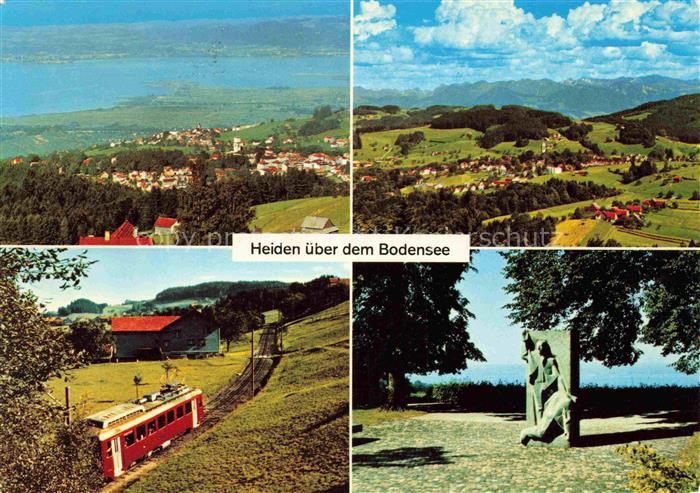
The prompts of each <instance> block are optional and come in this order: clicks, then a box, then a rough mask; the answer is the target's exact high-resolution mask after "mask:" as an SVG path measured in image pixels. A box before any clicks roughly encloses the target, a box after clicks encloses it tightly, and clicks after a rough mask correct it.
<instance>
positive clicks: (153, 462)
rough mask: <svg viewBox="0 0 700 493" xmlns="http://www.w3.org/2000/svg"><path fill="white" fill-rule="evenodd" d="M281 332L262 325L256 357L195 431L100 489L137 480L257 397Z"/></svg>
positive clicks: (108, 492) (108, 491)
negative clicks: (256, 394) (243, 404)
mask: <svg viewBox="0 0 700 493" xmlns="http://www.w3.org/2000/svg"><path fill="white" fill-rule="evenodd" d="M277 344H278V343H277V332H276V331H275V329H274V328H272V327H269V326H266V327H264V328H263V329H262V333H261V334H260V339H259V341H258V349H257V351H256V352H255V356H254V358H253V360H252V361H248V363H247V364H246V366H245V368H244V369H243V371H242V372H241V373H240V374H239V375H236V376H235V377H233V378H232V379H231V380H229V382H228V383H227V384H226V385H224V387H223V388H222V389H221V390H219V391H218V392H217V393H216V394H214V395H213V396H212V397H211V398H210V399H209V400H207V402H206V403H205V404H204V409H205V413H204V420H203V421H202V423H201V424H200V426H199V427H198V428H197V429H196V430H193V431H192V432H191V433H188V434H186V435H183V436H180V437H178V438H177V439H175V440H173V443H172V444H171V445H170V446H169V447H168V448H167V449H164V450H161V451H159V452H157V453H155V454H154V455H153V456H152V457H151V458H147V459H146V460H144V461H142V462H139V463H137V464H134V465H132V466H131V467H130V468H129V469H128V470H127V471H126V472H125V473H124V474H123V475H122V476H120V477H119V478H117V479H116V480H114V481H112V482H110V483H108V484H107V485H106V486H105V487H104V488H102V489H101V490H100V492H101V493H116V492H120V491H123V490H124V489H125V488H127V487H128V486H130V485H131V484H133V483H134V482H136V481H137V480H138V479H139V478H140V477H142V476H143V475H145V474H146V473H148V472H149V471H151V470H153V469H155V468H156V467H157V466H158V464H159V463H160V462H162V461H163V460H164V459H165V458H166V457H168V456H169V455H171V454H172V453H173V452H175V451H177V450H179V449H181V448H183V447H184V446H185V445H186V444H187V443H188V442H190V441H191V440H194V439H195V438H196V437H198V436H199V435H201V434H202V433H204V432H205V431H207V430H209V429H211V428H212V427H214V426H216V424H217V423H219V421H221V420H222V419H223V418H224V417H226V416H227V415H228V414H229V413H230V412H231V411H233V410H234V409H235V408H236V407H238V406H239V405H240V404H242V403H243V402H246V401H248V400H250V399H251V398H252V397H254V394H255V393H257V392H258V391H259V390H260V389H261V388H262V387H264V386H265V384H266V383H267V380H268V379H269V377H270V375H271V374H272V370H273V369H274V367H275V365H276V364H277V362H278V360H279V357H280V355H279V354H278V351H277V348H278V345H277Z"/></svg>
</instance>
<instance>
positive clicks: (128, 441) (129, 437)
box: [124, 431, 134, 447]
mask: <svg viewBox="0 0 700 493" xmlns="http://www.w3.org/2000/svg"><path fill="white" fill-rule="evenodd" d="M124 443H125V444H126V446H127V447H131V446H132V445H133V444H134V432H133V431H132V432H131V433H129V434H128V435H124Z"/></svg>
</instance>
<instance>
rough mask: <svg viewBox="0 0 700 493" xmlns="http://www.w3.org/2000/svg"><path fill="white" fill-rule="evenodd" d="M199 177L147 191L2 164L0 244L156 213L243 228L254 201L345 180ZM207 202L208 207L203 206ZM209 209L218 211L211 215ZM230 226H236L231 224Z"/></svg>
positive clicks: (65, 236) (310, 192) (59, 238)
mask: <svg viewBox="0 0 700 493" xmlns="http://www.w3.org/2000/svg"><path fill="white" fill-rule="evenodd" d="M203 180H204V181H205V183H204V184H200V186H195V185H192V186H190V187H188V188H187V189H182V190H173V189H171V190H159V189H155V190H153V191H152V192H150V193H147V192H141V191H139V190H134V189H131V188H128V187H124V186H122V185H118V184H115V183H111V182H107V183H97V182H96V181H94V180H93V179H91V178H89V177H85V176H79V175H71V174H66V173H61V171H60V170H59V169H58V168H57V167H56V166H53V165H36V166H33V167H31V168H27V167H18V166H15V167H13V166H5V167H1V168H0V243H10V244H28V245H37V244H54V245H63V244H76V243H77V242H78V239H79V237H81V236H87V235H90V234H93V235H98V236H99V235H102V234H103V233H104V232H105V231H107V230H109V231H114V229H116V228H117V227H118V226H119V225H120V224H122V222H123V221H124V220H126V219H128V220H129V221H130V222H131V223H132V224H134V225H135V226H137V227H138V228H140V229H141V230H148V229H151V228H152V227H153V224H154V222H155V220H156V219H157V217H158V216H161V215H162V216H169V217H176V218H178V219H181V221H182V222H184V220H185V218H190V220H191V222H196V221H199V220H200V219H204V218H207V219H210V226H211V227H212V230H213V231H221V232H226V233H233V232H243V231H244V230H247V225H248V224H249V223H250V221H251V220H252V219H253V217H252V216H251V214H252V211H251V209H250V208H251V207H253V206H255V205H258V204H264V203H269V202H276V201H280V200H291V199H300V198H308V197H320V196H329V195H333V196H335V195H346V194H347V193H348V192H347V189H348V186H347V185H346V184H338V183H336V182H333V181H331V180H329V179H327V178H324V177H320V176H318V175H316V174H315V173H311V172H306V171H297V170H293V169H292V170H289V172H288V173H287V174H285V175H267V176H259V175H251V174H249V173H240V174H239V175H237V176H234V177H230V178H228V179H226V180H224V181H221V182H216V183H213V184H206V180H205V179H203ZM199 198H202V199H203V200H201V201H200V200H198V199H199ZM205 205H206V207H208V211H203V210H202V207H204V206H205ZM211 211H220V212H221V214H219V215H217V216H216V217H214V215H213V214H212V212H211ZM225 211H230V212H231V214H235V215H240V216H241V220H240V221H234V220H232V218H230V217H224V216H225V214H224V213H225ZM202 214H205V215H206V217H204V218H203V217H201V215H202ZM212 221H214V222H215V224H211V222H212ZM231 224H235V227H236V229H235V230H232V229H230V228H229V226H230V225H231Z"/></svg>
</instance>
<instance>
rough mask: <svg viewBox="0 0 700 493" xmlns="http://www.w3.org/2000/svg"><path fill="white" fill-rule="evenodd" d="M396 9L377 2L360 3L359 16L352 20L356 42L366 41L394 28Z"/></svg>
mask: <svg viewBox="0 0 700 493" xmlns="http://www.w3.org/2000/svg"><path fill="white" fill-rule="evenodd" d="M395 16H396V7H395V6H394V5H392V4H386V5H382V4H380V3H379V2H378V1H377V0H368V1H365V2H360V14H358V15H356V16H355V19H354V23H353V26H354V32H355V38H356V39H357V41H366V40H368V39H369V38H371V37H373V36H377V35H379V34H382V33H384V32H386V31H391V30H392V29H394V28H396V19H395V18H394V17H395Z"/></svg>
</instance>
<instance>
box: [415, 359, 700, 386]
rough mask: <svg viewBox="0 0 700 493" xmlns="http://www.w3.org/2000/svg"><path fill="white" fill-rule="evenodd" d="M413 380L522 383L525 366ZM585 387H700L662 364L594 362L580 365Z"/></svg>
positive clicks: (696, 378)
mask: <svg viewBox="0 0 700 493" xmlns="http://www.w3.org/2000/svg"><path fill="white" fill-rule="evenodd" d="M411 380H412V381H414V382H415V381H421V382H424V383H443V382H451V381H472V382H490V383H494V384H496V383H521V384H522V383H524V381H525V366H524V365H514V364H495V363H480V364H473V365H471V364H470V365H469V369H467V370H465V371H463V372H461V373H459V374H456V375H437V374H429V375H415V376H413V377H412V378H411ZM580 384H581V385H582V386H585V385H603V386H610V387H637V386H641V385H646V386H661V385H680V386H684V387H692V386H698V385H700V375H698V374H695V375H684V374H682V373H678V372H677V371H675V370H674V369H673V368H670V367H668V366H665V365H662V364H652V363H649V364H639V365H635V366H623V367H617V368H606V367H604V366H602V365H600V364H596V363H582V364H581V381H580Z"/></svg>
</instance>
